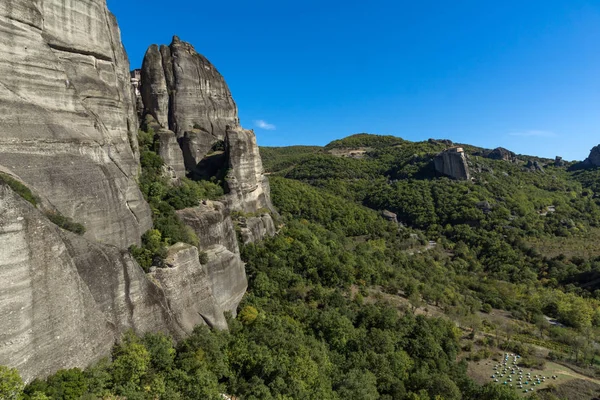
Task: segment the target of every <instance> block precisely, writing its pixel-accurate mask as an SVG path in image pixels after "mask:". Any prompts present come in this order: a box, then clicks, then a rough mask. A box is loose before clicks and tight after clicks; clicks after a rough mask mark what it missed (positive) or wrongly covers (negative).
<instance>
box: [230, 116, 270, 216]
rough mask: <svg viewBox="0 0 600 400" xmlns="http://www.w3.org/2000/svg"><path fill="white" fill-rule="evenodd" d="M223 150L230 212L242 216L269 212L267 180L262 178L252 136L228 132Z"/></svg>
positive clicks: (243, 132)
mask: <svg viewBox="0 0 600 400" xmlns="http://www.w3.org/2000/svg"><path fill="white" fill-rule="evenodd" d="M226 149H227V155H228V160H229V174H228V175H227V177H226V178H225V179H226V181H227V186H228V194H227V204H228V206H229V207H230V209H231V210H234V211H243V212H246V213H254V212H257V211H259V210H261V209H264V210H272V209H273V206H272V204H271V197H270V193H271V190H270V187H269V180H268V179H267V177H266V176H265V174H264V170H263V165H262V160H261V158H260V153H259V151H258V145H257V144H256V136H255V135H254V132H253V131H251V130H246V129H242V128H237V129H230V130H229V131H227V137H226Z"/></svg>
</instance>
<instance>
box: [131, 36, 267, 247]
mask: <svg viewBox="0 0 600 400" xmlns="http://www.w3.org/2000/svg"><path fill="white" fill-rule="evenodd" d="M141 80H142V82H141V92H142V97H143V99H144V106H145V112H146V114H149V115H151V116H152V117H153V119H155V120H156V121H158V123H157V125H158V127H162V128H163V129H167V128H168V129H169V130H170V131H172V132H174V134H175V135H176V137H177V140H178V144H179V147H180V151H181V153H182V154H183V162H184V165H185V170H186V171H187V172H188V174H189V175H190V176H191V177H193V178H197V179H205V178H209V177H210V176H212V175H214V174H218V173H219V171H224V170H227V171H228V174H227V176H226V177H225V180H226V182H227V194H226V196H225V199H224V202H225V204H226V206H227V208H228V209H229V210H230V211H239V212H242V213H251V214H256V215H257V216H259V218H257V219H255V220H253V221H252V222H251V223H250V224H249V226H246V227H242V233H243V237H244V238H245V239H244V240H249V241H254V240H258V239H260V238H262V237H263V236H264V235H272V234H274V233H275V224H274V223H273V220H272V218H269V217H263V215H264V214H265V213H267V212H270V213H275V210H274V208H273V206H272V204H271V200H270V190H269V182H268V179H267V178H266V176H265V175H264V172H263V167H262V161H261V159H260V154H259V152H258V146H257V144H256V136H255V135H254V132H252V131H249V130H245V129H242V128H241V126H240V123H239V119H238V114H237V107H236V105H235V102H234V101H233V97H232V96H231V92H230V91H229V88H228V87H227V84H226V83H225V80H224V79H223V77H222V76H221V74H220V73H219V72H218V71H217V69H216V68H215V67H214V66H213V65H212V64H211V63H210V62H209V61H208V60H207V59H206V58H205V57H203V56H202V55H200V54H198V53H197V52H196V50H195V49H194V47H193V46H192V45H190V44H189V43H185V42H183V41H181V40H179V38H177V37H174V38H173V42H172V43H171V45H170V46H164V45H163V46H161V47H160V48H159V47H158V46H156V45H153V46H151V47H150V48H149V49H148V51H147V53H146V56H145V58H144V65H143V68H142V74H141ZM152 127H153V129H155V131H156V130H157V127H156V126H155V125H152ZM162 139H163V138H161V140H162ZM166 139H167V138H166V137H165V138H164V140H165V143H164V144H163V143H162V142H161V143H159V148H161V149H162V148H165V149H168V151H165V153H166V154H165V156H163V159H164V160H165V162H166V164H167V165H168V166H170V167H171V168H172V170H174V171H176V175H177V176H181V175H182V172H183V170H182V167H181V156H179V155H177V151H178V150H177V146H176V145H175V140H174V139H173V138H172V136H171V137H169V142H168V143H166ZM221 141H222V142H223V145H224V148H225V151H224V152H221V151H212V150H213V147H214V146H215V144H217V143H218V142H221ZM161 155H163V152H162V150H161Z"/></svg>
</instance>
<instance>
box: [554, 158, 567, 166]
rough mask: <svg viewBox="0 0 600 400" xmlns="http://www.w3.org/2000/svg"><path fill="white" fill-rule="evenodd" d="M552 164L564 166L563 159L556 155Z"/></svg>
mask: <svg viewBox="0 0 600 400" xmlns="http://www.w3.org/2000/svg"><path fill="white" fill-rule="evenodd" d="M554 166H555V167H564V166H565V161H564V160H563V159H562V157H561V156H556V158H555V159H554Z"/></svg>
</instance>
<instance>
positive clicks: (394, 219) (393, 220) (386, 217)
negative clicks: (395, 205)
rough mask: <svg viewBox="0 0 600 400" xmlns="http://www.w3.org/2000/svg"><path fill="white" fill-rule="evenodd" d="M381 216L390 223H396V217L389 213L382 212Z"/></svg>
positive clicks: (386, 211)
mask: <svg viewBox="0 0 600 400" xmlns="http://www.w3.org/2000/svg"><path fill="white" fill-rule="evenodd" d="M381 216H382V217H383V218H385V219H386V220H388V221H390V222H395V223H398V216H397V215H396V214H395V213H393V212H391V211H388V210H383V211H382V212H381Z"/></svg>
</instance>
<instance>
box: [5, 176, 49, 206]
mask: <svg viewBox="0 0 600 400" xmlns="http://www.w3.org/2000/svg"><path fill="white" fill-rule="evenodd" d="M0 183H4V184H6V185H8V186H9V187H10V188H11V189H12V190H13V192H15V193H16V194H18V195H19V196H21V197H22V198H24V199H25V200H27V201H28V202H30V203H31V204H33V205H34V206H37V203H38V202H39V201H40V200H39V199H38V198H37V196H36V195H34V194H33V193H32V192H31V190H30V189H29V188H28V187H27V186H25V185H23V184H22V183H21V182H19V181H18V180H16V179H14V178H13V177H11V176H10V175H7V174H5V173H2V172H0Z"/></svg>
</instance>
